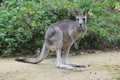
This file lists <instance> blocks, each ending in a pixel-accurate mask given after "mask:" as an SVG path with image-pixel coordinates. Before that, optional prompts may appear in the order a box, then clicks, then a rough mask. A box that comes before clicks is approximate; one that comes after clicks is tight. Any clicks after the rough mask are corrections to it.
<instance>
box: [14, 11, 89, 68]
mask: <svg viewBox="0 0 120 80" xmlns="http://www.w3.org/2000/svg"><path fill="white" fill-rule="evenodd" d="M74 11H75V13H76V21H72V20H62V21H58V22H56V23H53V24H51V26H50V27H49V28H48V30H47V32H46V34H45V39H44V44H43V48H42V51H41V54H40V55H39V56H38V57H37V58H18V59H16V61H20V62H26V63H32V64H37V63H39V62H41V61H43V59H45V58H46V57H47V55H48V53H49V51H50V50H52V51H56V55H57V67H58V68H66V69H73V68H74V67H84V65H77V64H73V63H70V62H68V61H67V58H68V54H69V51H70V48H71V46H72V45H73V44H74V45H75V48H78V45H77V43H76V40H77V39H78V38H81V37H82V36H83V35H84V34H85V33H86V31H87V26H86V21H87V14H88V11H89V9H86V10H85V11H83V13H82V14H80V13H79V12H78V10H76V9H74Z"/></svg>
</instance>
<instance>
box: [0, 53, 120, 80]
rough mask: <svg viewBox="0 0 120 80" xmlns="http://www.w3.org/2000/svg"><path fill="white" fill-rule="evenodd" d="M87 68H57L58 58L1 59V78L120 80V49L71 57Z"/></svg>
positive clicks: (17, 79)
mask: <svg viewBox="0 0 120 80" xmlns="http://www.w3.org/2000/svg"><path fill="white" fill-rule="evenodd" d="M69 60H70V61H72V62H75V63H78V64H84V65H89V67H87V68H75V69H73V70H66V69H59V68H56V58H49V59H45V60H44V61H43V62H41V63H39V64H28V63H21V62H16V61H14V58H9V59H8V58H7V59H0V80H120V51H112V52H101V51H97V52H96V53H94V54H92V53H91V54H87V53H84V54H82V55H78V56H72V57H69Z"/></svg>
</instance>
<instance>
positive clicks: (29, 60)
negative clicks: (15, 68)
mask: <svg viewBox="0 0 120 80" xmlns="http://www.w3.org/2000/svg"><path fill="white" fill-rule="evenodd" d="M48 53H49V49H48V48H47V45H46V42H44V45H43V48H42V52H41V54H40V55H39V56H38V57H37V58H17V59H15V60H16V61H19V62H25V63H32V64H37V63H39V62H41V61H42V60H43V59H45V58H46V57H47V55H48Z"/></svg>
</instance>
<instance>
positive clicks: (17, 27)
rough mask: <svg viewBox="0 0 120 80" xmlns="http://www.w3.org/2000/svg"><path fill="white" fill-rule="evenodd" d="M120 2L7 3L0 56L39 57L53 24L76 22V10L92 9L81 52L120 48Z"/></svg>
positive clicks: (1, 12) (1, 15)
mask: <svg viewBox="0 0 120 80" xmlns="http://www.w3.org/2000/svg"><path fill="white" fill-rule="evenodd" d="M119 3H120V1H117V0H116V1H114V0H106V1H102V0H100V1H99V0H98V1H94V0H91V1H90V0H84V1H81V0H74V1H73V0H64V1H61V0H31V1H30V0H25V1H23V0H3V2H2V3H1V6H0V55H2V56H10V55H14V54H15V53H23V54H26V53H27V54H28V53H29V54H30V53H36V54H39V52H40V50H41V47H42V44H43V40H44V34H45V31H46V30H47V28H48V27H49V25H50V24H51V23H54V22H56V21H58V20H61V19H72V20H74V19H75V18H74V17H75V15H74V12H73V9H74V8H77V9H78V10H79V11H80V12H82V11H83V10H84V9H86V8H88V7H90V12H89V15H88V24H87V26H88V32H87V34H86V35H85V36H84V37H83V38H82V39H81V40H80V44H79V48H80V49H104V48H114V47H117V48H120V27H119V25H120V16H119V15H120V4H119Z"/></svg>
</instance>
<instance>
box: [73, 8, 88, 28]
mask: <svg viewBox="0 0 120 80" xmlns="http://www.w3.org/2000/svg"><path fill="white" fill-rule="evenodd" d="M74 11H75V13H76V23H77V25H78V26H83V27H84V26H86V22H87V14H88V11H89V9H86V10H85V11H83V13H82V14H80V13H79V12H78V11H77V10H76V9H74Z"/></svg>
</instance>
